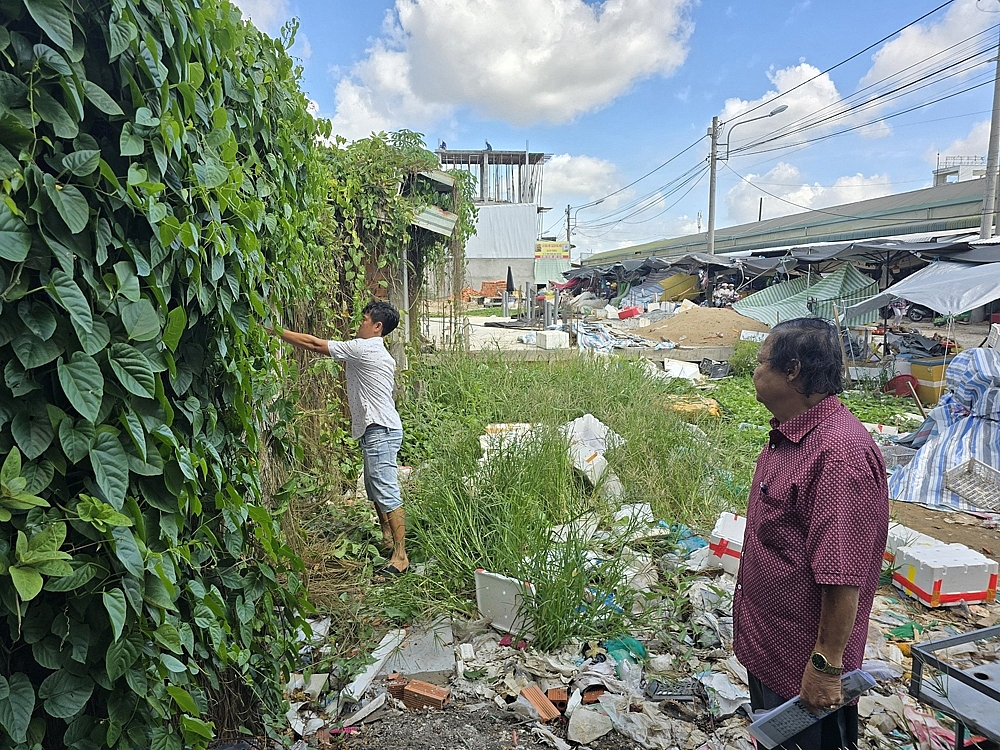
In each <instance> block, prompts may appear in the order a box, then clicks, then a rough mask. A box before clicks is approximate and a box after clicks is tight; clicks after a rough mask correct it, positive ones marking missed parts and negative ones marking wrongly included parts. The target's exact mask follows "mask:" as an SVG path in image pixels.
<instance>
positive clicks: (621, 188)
mask: <svg viewBox="0 0 1000 750" xmlns="http://www.w3.org/2000/svg"><path fill="white" fill-rule="evenodd" d="M704 138H705V136H700V137H699V138H697V139H696V140H695V141H694V142H692V143H691V144H690V145H688V146H687V147H686V148H684V149H682V150H681V151H678V152H677V153H676V154H674V155H673V156H671V157H670V158H669V159H667V160H666V161H665V162H663V163H662V164H661V165H660V166H658V167H655V168H654V169H651V170H649V171H648V172H646V174H644V175H643V176H642V177H639V178H638V179H635V180H632V182H630V183H629V184H628V185H625V186H623V187H620V188H618V189H617V190H615V191H614V192H611V193H608V194H607V195H605V196H603V197H601V198H595V199H594V200H592V201H590V202H589V203H581V204H580V205H579V206H571V208H586V207H587V206H596V205H597V204H598V203H600V202H601V201H604V200H607V199H608V198H610V197H612V196H614V195H618V193H620V192H622V191H623V190H628V189H629V188H630V187H632V186H633V185H635V184H637V183H639V182H642V181H643V180H645V179H646V178H647V177H649V176H650V175H652V174H655V173H657V172H659V171H660V170H661V169H663V168H664V167H665V166H667V165H668V164H670V162H672V161H674V160H675V159H677V158H679V157H681V156H683V155H684V154H686V153H687V152H688V151H690V150H691V149H693V148H694V147H695V146H697V145H698V144H699V143H701V141H702V140H703V139H704Z"/></svg>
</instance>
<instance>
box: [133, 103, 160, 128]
mask: <svg viewBox="0 0 1000 750" xmlns="http://www.w3.org/2000/svg"><path fill="white" fill-rule="evenodd" d="M135 124H136V125H142V126H143V127H146V128H155V127H157V126H159V124H160V118H159V117H155V116H154V115H153V112H152V110H151V109H150V108H149V107H139V109H137V110H136V111H135Z"/></svg>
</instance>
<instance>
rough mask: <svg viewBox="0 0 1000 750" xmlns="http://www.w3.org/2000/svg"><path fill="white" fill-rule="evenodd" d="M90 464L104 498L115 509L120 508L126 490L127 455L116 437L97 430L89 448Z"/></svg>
mask: <svg viewBox="0 0 1000 750" xmlns="http://www.w3.org/2000/svg"><path fill="white" fill-rule="evenodd" d="M90 465H91V466H92V467H93V468H94V478H95V479H96V480H97V486H98V487H100V488H101V492H103V493H104V497H105V499H106V500H107V501H108V502H109V503H111V505H112V506H113V507H114V509H115V510H121V509H122V505H123V503H124V502H125V492H126V491H127V490H128V456H127V455H126V454H125V449H124V448H122V444H121V443H120V442H119V441H118V438H117V437H115V436H114V435H112V434H111V433H110V432H99V433H98V434H97V437H96V439H95V440H94V445H93V447H92V448H91V449H90Z"/></svg>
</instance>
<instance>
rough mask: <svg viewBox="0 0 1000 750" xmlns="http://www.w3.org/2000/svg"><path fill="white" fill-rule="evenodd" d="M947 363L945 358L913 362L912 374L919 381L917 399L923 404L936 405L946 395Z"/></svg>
mask: <svg viewBox="0 0 1000 750" xmlns="http://www.w3.org/2000/svg"><path fill="white" fill-rule="evenodd" d="M946 362H947V360H946V359H945V358H944V357H935V358H933V359H914V360H911V362H910V374H911V375H912V376H913V377H915V378H916V379H917V397H918V398H919V399H920V401H921V403H924V404H936V403H937V402H938V400H939V399H940V398H941V396H942V394H944V389H945V383H946V381H945V377H944V371H945V366H946Z"/></svg>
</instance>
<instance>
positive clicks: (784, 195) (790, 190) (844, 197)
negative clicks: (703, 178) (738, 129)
mask: <svg viewBox="0 0 1000 750" xmlns="http://www.w3.org/2000/svg"><path fill="white" fill-rule="evenodd" d="M746 179H747V180H748V181H749V182H751V183H759V184H760V186H761V188H763V190H766V191H767V193H771V194H773V195H768V194H767V193H764V192H762V191H761V190H758V189H757V188H755V187H754V186H753V185H749V184H747V183H746V182H743V181H740V182H739V183H737V184H736V185H735V186H734V187H732V188H730V190H729V191H728V192H727V193H726V197H725V203H726V211H727V219H728V223H729V224H743V223H746V222H750V221H756V220H757V215H758V211H759V210H760V199H761V198H762V197H763V199H764V211H763V216H764V218H765V219H773V218H774V217H776V216H786V215H788V214H794V213H800V212H802V211H806V210H809V209H814V208H826V207H828V206H837V205H840V204H842V203H853V202H855V201H861V200H867V199H869V198H878V197H880V196H883V195H889V194H890V193H891V192H892V182H891V180H890V179H889V176H888V175H887V174H873V175H871V176H870V177H865V176H864V175H863V174H861V173H860V172H859V173H858V174H854V175H848V176H845V177H841V178H839V179H838V180H837V181H836V182H834V184H833V185H830V186H823V185H820V184H819V183H813V184H809V183H807V182H804V181H803V180H802V175H801V173H800V172H799V170H798V168H797V167H796V166H794V165H793V164H787V163H785V162H778V164H776V165H775V166H774V168H772V169H771V170H770V171H769V172H767V173H766V174H763V175H754V174H749V175H746ZM773 196H778V197H777V198H775V197H773ZM793 204H794V205H793Z"/></svg>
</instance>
